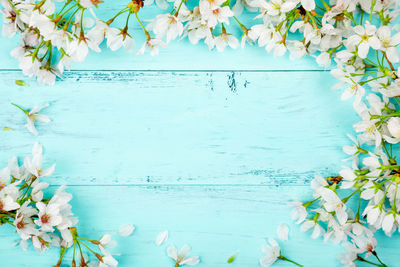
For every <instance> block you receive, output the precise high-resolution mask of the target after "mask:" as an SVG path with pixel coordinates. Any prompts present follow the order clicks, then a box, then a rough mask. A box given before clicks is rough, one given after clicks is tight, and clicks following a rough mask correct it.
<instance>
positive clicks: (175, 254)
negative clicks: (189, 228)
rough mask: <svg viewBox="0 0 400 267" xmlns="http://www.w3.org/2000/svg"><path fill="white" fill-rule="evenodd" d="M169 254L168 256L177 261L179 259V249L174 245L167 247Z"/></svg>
mask: <svg viewBox="0 0 400 267" xmlns="http://www.w3.org/2000/svg"><path fill="white" fill-rule="evenodd" d="M167 255H168V257H170V258H172V259H173V260H175V261H177V259H178V249H177V248H176V247H174V246H169V247H168V248H167Z"/></svg>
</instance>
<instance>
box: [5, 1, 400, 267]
mask: <svg viewBox="0 0 400 267" xmlns="http://www.w3.org/2000/svg"><path fill="white" fill-rule="evenodd" d="M110 2H111V1H109V3H106V4H104V5H103V7H102V8H101V9H100V10H99V12H98V13H99V14H98V15H99V17H101V18H108V17H110V16H111V15H112V14H115V13H116V12H117V11H118V10H119V9H120V8H121V7H122V6H123V1H113V2H114V3H110ZM146 9H147V11H145V12H144V14H143V15H142V17H144V18H146V17H147V18H151V17H152V16H154V14H155V12H157V9H156V8H155V7H150V8H149V7H147V8H146ZM132 27H134V29H135V30H134V31H133V36H134V37H135V38H136V42H137V46H140V45H141V43H142V41H143V36H142V33H141V32H140V29H139V28H138V27H137V25H136V24H133V23H132ZM17 42H18V41H17V39H1V44H0V59H1V60H0V90H1V91H0V92H1V95H0V107H1V112H0V127H1V128H3V127H10V128H13V129H14V131H1V132H0V148H1V149H0V163H1V165H2V166H3V165H4V166H5V165H6V163H7V159H8V158H9V157H11V156H14V155H19V156H25V155H27V154H28V153H30V151H31V147H32V145H33V143H34V142H35V141H39V142H40V143H42V144H43V145H44V147H45V159H46V161H45V163H46V164H51V163H52V162H56V163H57V167H56V171H55V174H54V176H53V177H52V178H50V179H48V182H50V183H51V184H53V185H54V186H52V187H51V190H54V189H55V188H56V187H57V185H63V184H66V185H68V191H69V192H72V193H73V194H74V200H73V205H74V208H73V210H74V212H75V213H76V215H77V216H79V218H80V223H79V229H80V232H81V233H82V234H83V235H88V236H89V237H93V238H99V237H100V236H101V235H102V234H103V233H105V232H110V231H114V232H116V231H117V230H118V228H119V226H121V225H123V224H126V223H133V224H134V225H135V226H136V230H135V232H134V235H133V236H131V237H129V238H118V237H117V240H118V241H119V246H118V247H117V248H116V249H115V250H114V251H115V252H116V253H121V254H122V256H117V257H116V258H117V259H118V260H119V261H120V266H135V267H144V266H147V267H166V266H173V263H172V262H171V261H170V259H169V258H167V256H166V246H165V245H164V246H162V247H156V245H155V244H154V240H155V238H156V236H157V234H158V233H159V232H161V231H162V230H165V229H168V230H169V231H170V238H169V240H168V242H167V245H169V244H175V245H177V246H179V247H180V246H182V245H183V244H185V243H187V244H190V246H191V247H192V249H193V252H192V253H193V255H199V256H200V257H201V264H199V265H198V266H199V267H203V266H207V267H217V266H218V267H222V266H230V265H229V264H227V263H226V261H227V259H228V258H229V257H230V256H231V255H232V254H234V253H235V252H238V253H239V255H238V257H237V259H236V261H235V262H234V263H233V264H232V265H231V266H243V267H252V266H259V265H258V259H259V258H260V257H261V256H262V253H261V251H260V247H261V245H262V244H264V243H265V238H267V237H276V227H277V226H278V225H279V224H281V223H283V222H284V223H287V224H288V225H289V226H290V229H291V232H290V241H289V242H284V243H281V244H282V247H283V251H284V254H285V255H286V256H288V257H289V258H293V259H295V260H297V261H299V262H300V263H302V264H304V265H305V266H310V267H312V266H315V267H321V266H324V267H325V266H326V267H329V266H340V265H339V263H338V261H337V260H336V257H337V254H338V253H339V252H340V251H341V250H342V249H341V248H340V247H339V246H334V245H332V244H326V245H324V244H323V241H322V239H318V240H312V239H311V238H310V237H309V234H305V233H301V232H300V231H299V227H298V226H296V225H294V224H293V223H292V222H291V220H290V210H291V209H290V207H288V206H286V204H285V203H286V202H287V201H289V200H293V199H300V200H306V199H308V198H309V197H310V196H311V190H310V189H309V181H310V180H311V179H312V178H313V177H314V175H315V174H319V175H334V174H337V172H338V171H339V170H340V167H341V165H343V164H345V163H343V162H342V161H341V160H342V159H343V158H344V157H345V156H346V155H345V154H344V153H343V152H342V151H341V146H342V145H345V144H348V143H349V141H348V139H347V138H346V136H345V135H346V133H351V132H352V124H353V123H355V122H356V121H357V120H358V118H357V117H356V115H355V113H354V111H353V110H352V107H351V102H341V101H340V99H339V98H340V92H337V91H332V90H331V89H330V87H331V86H332V85H333V84H334V83H335V80H334V79H333V78H332V77H331V75H330V74H329V71H328V70H322V69H320V68H318V66H317V65H316V63H314V60H313V59H312V58H305V59H302V60H298V61H290V60H289V59H288V57H283V58H274V57H273V56H272V55H268V54H267V53H266V52H265V51H264V50H263V49H261V48H258V47H247V48H246V49H244V50H236V51H232V50H228V51H226V52H225V53H217V52H209V51H208V49H207V48H206V47H205V45H197V46H193V45H191V44H189V42H188V41H187V40H183V41H180V42H173V43H171V44H170V46H169V47H168V48H165V49H162V50H161V53H160V55H159V56H158V57H150V56H149V55H144V56H135V55H134V54H127V53H126V52H125V51H119V52H114V53H112V52H110V51H108V50H107V49H106V48H104V51H103V52H102V53H101V54H91V55H90V56H89V57H88V59H87V61H86V62H85V63H83V64H75V65H74V66H73V71H70V72H66V73H65V74H64V75H63V79H62V80H60V81H58V82H57V83H56V85H55V86H54V87H47V86H39V85H37V83H36V82H35V81H33V80H30V79H27V78H26V77H24V76H22V74H21V72H20V71H19V70H18V66H17V63H16V61H15V60H14V59H12V58H11V57H10V56H9V51H10V50H11V49H12V48H13V47H14V46H15V45H16V43H17ZM19 79H23V80H25V81H26V82H28V83H29V85H30V86H28V87H19V86H17V85H15V80H19ZM11 102H15V103H18V104H20V105H22V106H25V107H31V106H33V105H41V104H44V103H46V102H49V103H50V104H51V106H50V107H49V108H47V109H46V110H45V111H44V113H45V114H47V115H49V117H50V118H51V119H52V122H51V123H50V124H47V125H39V127H38V130H39V133H40V135H39V137H37V138H36V137H34V136H32V135H31V134H30V133H29V132H28V131H27V130H26V129H25V128H24V126H23V125H24V123H25V118H24V114H23V113H22V112H20V111H19V110H17V109H16V108H15V107H13V106H11V105H10V103H11ZM377 236H378V240H379V241H381V242H380V244H379V248H378V251H380V253H381V258H382V259H383V260H384V261H385V262H386V263H389V264H391V265H390V266H396V264H397V266H398V262H399V259H400V256H399V254H398V246H399V244H400V242H399V240H398V234H395V237H394V238H392V239H390V240H389V239H388V238H386V237H384V235H383V234H382V233H379V234H378V235H377ZM0 240H1V241H0V254H1V258H2V260H1V261H2V263H1V266H7V267H14V266H18V267H19V266H21V267H22V266H29V267H36V266H50V265H51V264H55V263H56V262H55V261H56V257H57V253H58V251H57V250H50V251H47V252H45V253H43V254H41V255H40V254H37V253H36V252H35V251H33V249H32V248H31V249H30V250H29V251H28V252H22V250H21V249H20V248H15V247H13V245H12V243H13V242H14V241H15V240H17V235H16V234H15V233H12V232H11V228H9V227H7V226H4V227H1V228H0ZM276 266H288V264H286V263H279V264H277V265H276Z"/></svg>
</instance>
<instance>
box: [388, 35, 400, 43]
mask: <svg viewBox="0 0 400 267" xmlns="http://www.w3.org/2000/svg"><path fill="white" fill-rule="evenodd" d="M398 44H400V32H398V33H396V34H395V35H393V36H392V39H391V40H390V45H392V46H396V45H398Z"/></svg>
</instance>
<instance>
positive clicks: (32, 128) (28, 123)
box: [25, 118, 39, 135]
mask: <svg viewBox="0 0 400 267" xmlns="http://www.w3.org/2000/svg"><path fill="white" fill-rule="evenodd" d="M25 127H26V128H27V129H28V131H29V132H31V133H33V134H34V135H38V134H39V133H38V131H37V130H36V128H35V124H34V123H33V121H32V120H31V119H29V118H27V120H26V124H25Z"/></svg>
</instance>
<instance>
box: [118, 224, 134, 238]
mask: <svg viewBox="0 0 400 267" xmlns="http://www.w3.org/2000/svg"><path fill="white" fill-rule="evenodd" d="M133 230H135V227H134V226H133V225H132V224H126V225H123V226H121V227H120V228H119V230H118V234H119V235H120V236H123V237H127V236H130V235H131V234H132V233H133Z"/></svg>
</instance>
